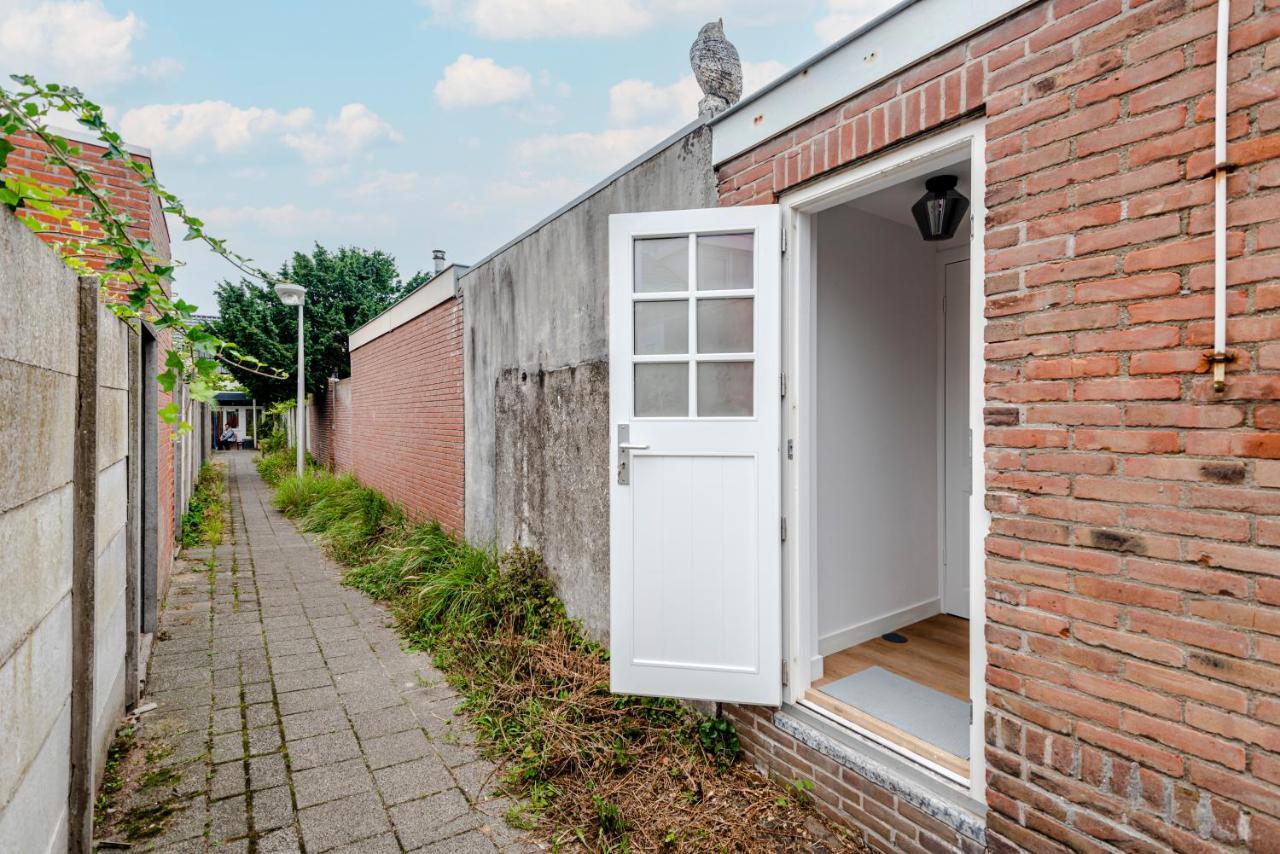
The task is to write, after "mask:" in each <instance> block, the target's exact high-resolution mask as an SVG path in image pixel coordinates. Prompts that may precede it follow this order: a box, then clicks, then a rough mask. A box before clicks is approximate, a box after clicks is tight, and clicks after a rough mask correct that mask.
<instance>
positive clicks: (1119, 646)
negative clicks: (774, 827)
mask: <svg viewBox="0 0 1280 854" xmlns="http://www.w3.org/2000/svg"><path fill="white" fill-rule="evenodd" d="M1232 21H1233V23H1232V30H1231V37H1230V51H1231V61H1230V65H1229V69H1230V78H1231V81H1232V82H1231V88H1230V93H1229V108H1230V115H1229V118H1228V132H1229V136H1230V139H1231V145H1230V159H1231V162H1232V164H1233V165H1234V166H1235V169H1234V171H1233V173H1232V175H1231V178H1230V181H1229V195H1230V207H1229V211H1230V213H1229V228H1230V234H1229V239H1228V245H1229V251H1230V255H1231V258H1232V260H1231V262H1230V265H1229V268H1228V275H1229V282H1230V294H1229V305H1230V312H1231V316H1232V319H1231V321H1230V323H1229V327H1228V341H1229V347H1230V349H1231V351H1232V352H1233V353H1235V354H1236V355H1237V357H1238V360H1237V362H1236V364H1235V365H1234V366H1233V369H1232V372H1231V373H1230V374H1229V380H1228V386H1227V390H1226V392H1225V393H1223V394H1215V393H1214V392H1213V390H1212V387H1211V385H1210V381H1209V380H1208V378H1207V377H1206V376H1204V375H1203V373H1201V371H1202V370H1203V368H1204V364H1203V359H1202V352H1203V351H1204V350H1205V349H1206V348H1208V347H1210V346H1212V328H1211V327H1212V324H1211V316H1212V279H1213V274H1212V258H1213V249H1212V237H1211V232H1210V229H1211V227H1212V221H1213V207H1212V198H1213V192H1212V178H1211V176H1210V174H1209V170H1210V169H1211V167H1212V165H1213V164H1212V152H1211V147H1212V138H1213V124H1212V117H1213V97H1212V86H1213V67H1212V63H1213V58H1214V46H1215V36H1214V27H1215V9H1214V4H1213V3H1211V2H1208V0H1152V2H1138V0H1054V2H1043V3H1039V4H1036V5H1034V6H1031V7H1029V8H1027V9H1024V10H1023V11H1021V12H1019V13H1017V14H1016V15H1014V16H1012V17H1011V18H1009V19H1007V20H1005V21H1002V22H1000V23H998V24H997V25H996V26H994V27H992V28H989V29H987V30H986V31H984V32H981V33H979V34H977V35H975V36H974V37H972V38H970V39H968V40H967V41H966V42H964V43H962V44H959V45H956V46H954V47H952V48H950V49H947V50H945V51H943V52H941V53H940V54H938V55H936V56H935V57H933V58H931V59H929V60H928V61H927V62H924V63H922V64H920V65H918V66H917V67H915V68H912V69H910V70H908V71H905V72H903V73H901V74H899V75H897V76H895V77H893V78H892V79H890V80H888V81H887V82H883V83H881V84H880V85H877V86H875V87H873V88H872V89H870V90H869V91H866V92H863V93H858V94H857V95H856V96H855V97H852V98H851V99H850V100H849V101H848V102H847V103H845V104H842V105H840V106H838V107H835V108H833V109H831V110H829V111H827V112H825V113H823V114H822V115H820V116H818V117H816V118H813V119H811V120H810V121H808V122H807V123H805V124H804V125H803V126H801V127H798V128H795V129H793V130H791V131H788V132H786V133H784V134H782V135H780V136H779V137H777V138H775V139H773V140H770V141H768V142H766V143H764V144H763V145H761V146H760V147H759V148H758V149H756V150H755V151H753V152H750V153H747V154H745V155H742V156H740V157H738V158H737V159H735V160H734V161H732V162H730V163H728V164H726V165H725V166H724V167H722V168H721V169H720V171H719V184H720V191H721V201H722V204H726V205H732V204H752V203H755V204H759V203H769V202H773V201H775V200H776V199H777V197H778V194H779V193H781V192H782V191H784V190H786V189H788V188H790V187H793V186H796V185H798V184H801V183H803V182H805V181H806V180H808V179H810V178H811V177H814V176H818V175H821V174H825V173H829V172H830V171H831V170H833V169H836V168H838V167H840V166H842V165H844V164H848V163H853V162H856V161H859V160H861V159H862V158H865V157H867V156H869V155H872V154H874V153H875V152H877V151H880V150H883V149H885V148H886V147H888V146H891V145H893V144H894V143H896V142H898V141H900V140H904V139H907V138H911V137H915V136H918V135H919V134H921V133H922V132H924V131H925V130H928V129H930V128H933V127H937V126H940V125H942V124H945V123H947V122H949V121H952V120H955V119H958V118H960V117H962V116H964V115H966V114H981V113H984V112H985V114H986V116H987V117H988V124H987V133H988V141H987V147H986V159H987V190H986V192H987V205H988V208H989V213H988V216H987V233H986V270H987V304H986V315H987V318H988V319H987V325H986V330H985V331H986V340H987V342H988V343H987V347H986V360H987V367H986V398H987V401H988V409H987V411H986V414H987V423H988V430H987V432H986V444H987V455H986V478H987V494H986V503H987V506H988V508H989V509H990V511H991V512H992V514H993V521H992V526H991V533H990V536H989V537H988V539H987V554H988V560H987V566H986V570H987V584H986V591H987V621H988V626H987V638H988V656H989V660H990V661H989V668H988V672H987V698H986V699H987V704H988V717H987V721H986V732H987V736H986V737H987V745H988V746H987V761H988V764H989V768H990V771H989V779H988V795H987V797H988V801H989V805H990V811H989V814H988V830H989V838H990V844H991V846H992V847H993V848H995V849H997V850H1005V849H1011V848H1026V849H1031V850H1055V851H1056V850H1062V849H1061V846H1064V845H1065V846H1069V847H1070V848H1073V849H1075V850H1099V847H1100V845H1102V844H1104V843H1105V844H1108V845H1114V846H1116V847H1119V848H1123V849H1127V850H1128V849H1132V850H1168V849H1173V850H1178V851H1198V850H1208V849H1213V848H1218V847H1225V848H1240V849H1249V850H1257V851H1262V850H1270V851H1274V850H1277V847H1278V846H1280V551H1277V550H1276V548H1275V547H1276V546H1280V520H1277V513H1280V432H1276V431H1277V428H1280V403H1278V402H1277V401H1280V310H1278V309H1280V251H1277V250H1280V159H1278V157H1277V155H1280V100H1278V99H1277V97H1276V96H1277V93H1278V91H1280V0H1257V2H1255V0H1237V2H1233V3H1232ZM766 726H768V725H767V723H766ZM770 755H772V754H770ZM796 755H797V756H798V755H799V754H796ZM770 761H773V760H770ZM801 767H802V770H807V768H804V765H803V763H802V764H801ZM856 806H857V805H856V804H854V803H850V804H849V806H848V808H847V809H846V810H845V811H846V813H847V814H848V815H850V816H852V817H854V819H855V820H858V821H862V822H863V823H864V824H867V823H869V819H868V818H867V817H866V815H865V814H864V813H863V812H859V811H858V809H856V808H855V807H856ZM865 812H872V810H871V809H870V808H869V807H868V808H866V809H865ZM875 815H876V817H877V818H878V820H880V821H882V822H885V823H891V822H889V819H888V817H886V816H882V815H880V814H879V812H876V813H875ZM895 846H896V847H897V850H916V849H915V848H914V847H913V846H912V845H911V844H907V842H902V841H900V840H897V839H895Z"/></svg>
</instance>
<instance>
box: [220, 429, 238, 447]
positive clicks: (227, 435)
mask: <svg viewBox="0 0 1280 854" xmlns="http://www.w3.org/2000/svg"><path fill="white" fill-rule="evenodd" d="M235 438H236V431H235V428H234V427H228V428H227V429H226V430H223V431H222V435H221V436H219V437H218V449H219V450H221V451H229V450H231V443H232V442H233V441H235Z"/></svg>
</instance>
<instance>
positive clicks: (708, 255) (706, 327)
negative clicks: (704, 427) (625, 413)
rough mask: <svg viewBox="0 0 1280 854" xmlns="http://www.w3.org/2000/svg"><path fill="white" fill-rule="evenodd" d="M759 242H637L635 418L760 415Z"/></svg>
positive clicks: (728, 238) (716, 237) (684, 238)
mask: <svg viewBox="0 0 1280 854" xmlns="http://www.w3.org/2000/svg"><path fill="white" fill-rule="evenodd" d="M753 243H754V236H753V235H752V234H751V233H750V232H748V233H744V234H688V235H681V236H678V237H647V238H641V239H637V240H635V241H634V243H633V246H634V252H633V263H634V275H633V279H632V281H633V282H634V286H633V292H632V295H631V297H632V322H633V327H632V328H633V338H632V340H633V342H634V344H633V350H634V352H633V353H632V363H633V370H634V372H635V373H634V392H635V394H634V400H633V401H632V405H633V414H634V416H635V417H636V418H691V417H692V418H750V417H752V416H754V414H755V400H754V389H755V279H754V270H755V263H754V254H753V249H754V245H753Z"/></svg>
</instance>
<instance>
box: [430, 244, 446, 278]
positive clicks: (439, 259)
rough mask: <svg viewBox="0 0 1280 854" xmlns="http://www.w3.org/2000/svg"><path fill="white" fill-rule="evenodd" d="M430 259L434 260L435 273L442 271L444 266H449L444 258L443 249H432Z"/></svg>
mask: <svg viewBox="0 0 1280 854" xmlns="http://www.w3.org/2000/svg"><path fill="white" fill-rule="evenodd" d="M431 260H433V261H435V262H436V273H441V272H443V271H444V268H445V267H448V266H449V265H448V263H447V262H446V261H445V260H444V250H443V249H432V250H431Z"/></svg>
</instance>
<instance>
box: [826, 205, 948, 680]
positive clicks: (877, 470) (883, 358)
mask: <svg viewBox="0 0 1280 854" xmlns="http://www.w3.org/2000/svg"><path fill="white" fill-rule="evenodd" d="M815 224H816V237H817V253H816V266H817V270H816V280H817V330H818V333H817V335H818V340H817V372H816V382H817V401H816V409H817V439H818V449H817V466H816V469H817V509H816V512H817V532H816V533H817V543H816V545H817V549H816V556H817V563H818V566H817V582H818V583H817V585H816V590H815V595H816V603H815V613H816V614H817V615H818V619H817V626H816V634H817V638H816V641H817V648H818V650H819V652H820V654H823V655H826V654H830V653H831V652H835V651H837V650H840V649H843V648H845V647H847V646H850V645H852V644H856V643H860V642H862V641H863V640H866V639H868V638H870V637H875V636H877V635H879V634H882V633H883V632H885V631H891V630H893V629H895V628H899V627H901V626H902V625H905V624H907V623H910V622H914V621H915V620H918V619H923V618H924V617H927V616H930V615H932V614H934V613H937V611H938V610H939V596H940V590H939V574H938V537H939V531H938V488H939V480H938V424H939V422H938V414H939V413H938V359H939V353H938V347H939V346H940V344H941V336H940V334H939V333H940V330H939V322H940V310H941V303H940V299H941V287H940V272H939V271H940V267H939V265H938V259H937V255H936V253H935V251H934V248H933V247H932V246H930V245H929V244H927V243H925V242H924V241H923V240H921V238H920V234H919V232H918V231H917V230H916V228H915V227H914V226H913V225H905V224H901V223H897V222H891V221H889V220H887V219H883V218H881V217H877V216H874V215H872V214H870V213H866V212H864V211H860V210H856V209H854V208H852V207H850V206H847V205H842V206H839V207H836V208H833V209H831V210H828V211H824V212H822V213H821V214H818V215H817V216H816V217H815Z"/></svg>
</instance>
